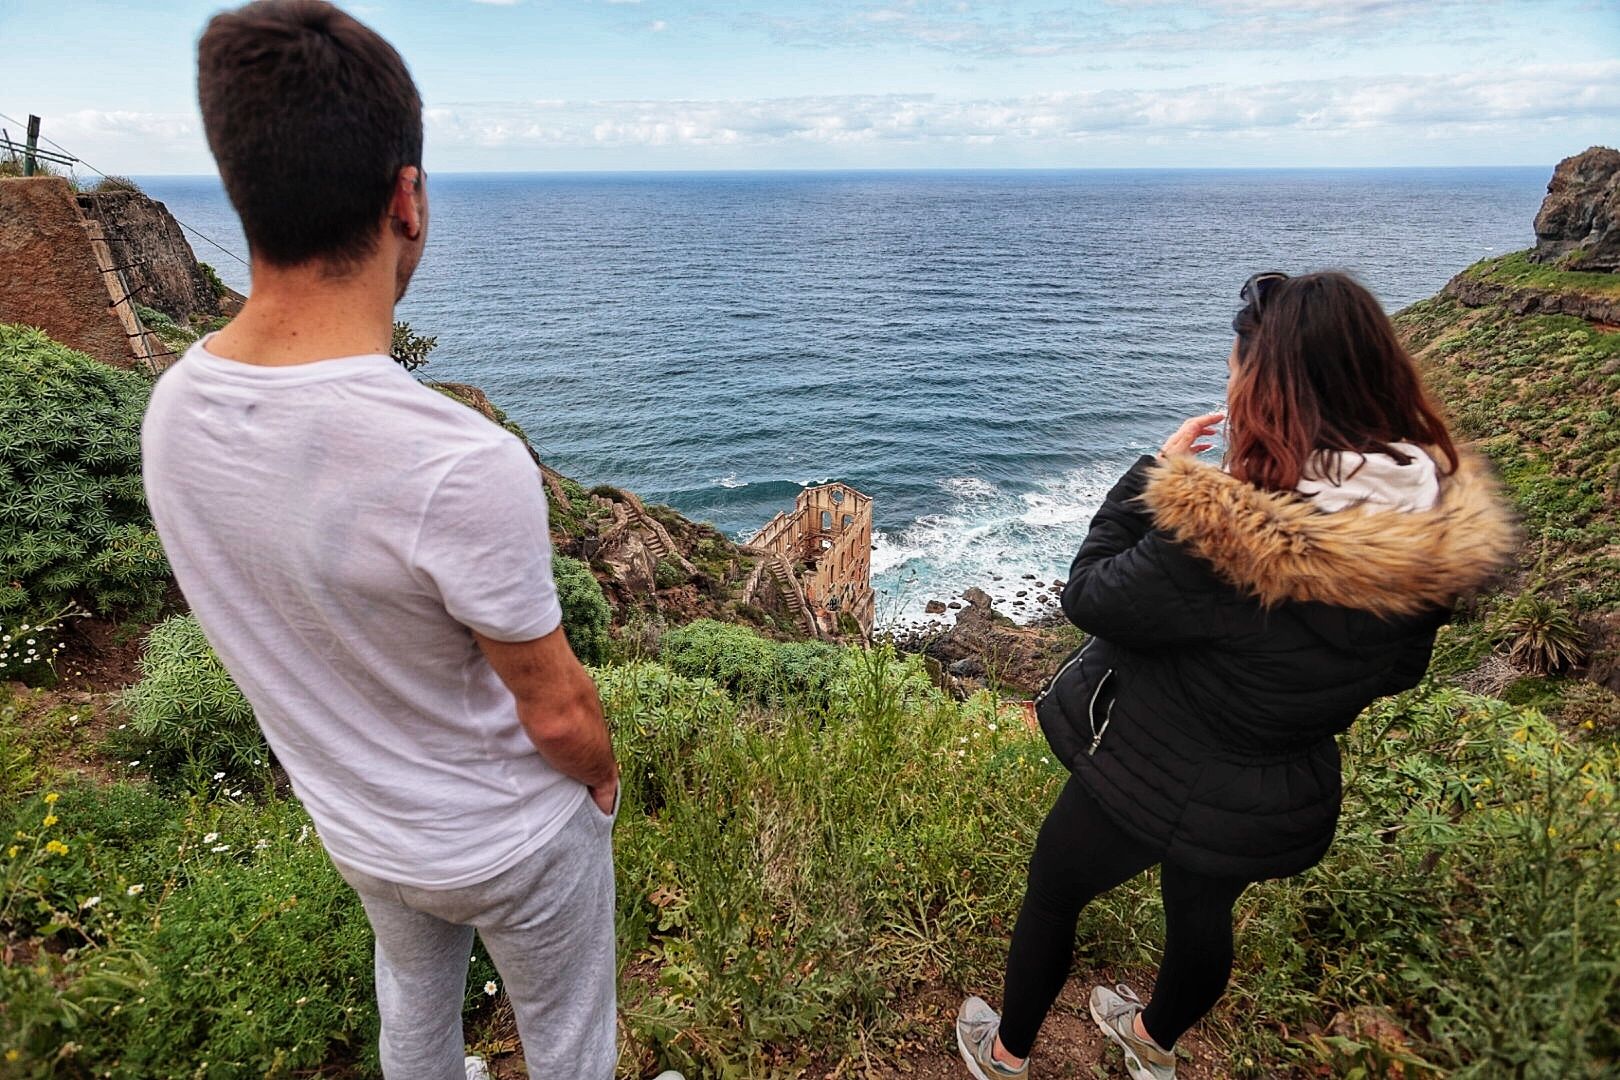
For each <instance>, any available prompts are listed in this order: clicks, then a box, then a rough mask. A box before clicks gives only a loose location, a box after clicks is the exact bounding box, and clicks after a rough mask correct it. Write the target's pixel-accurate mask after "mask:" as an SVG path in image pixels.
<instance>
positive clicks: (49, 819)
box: [45, 814, 58, 829]
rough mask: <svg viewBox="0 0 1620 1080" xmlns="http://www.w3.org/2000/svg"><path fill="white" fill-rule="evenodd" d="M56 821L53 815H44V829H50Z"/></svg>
mask: <svg viewBox="0 0 1620 1080" xmlns="http://www.w3.org/2000/svg"><path fill="white" fill-rule="evenodd" d="M57 820H58V819H57V817H56V815H55V814H46V815H45V827H46V828H47V829H48V828H50V827H51V826H52V825H55V824H56V822H57Z"/></svg>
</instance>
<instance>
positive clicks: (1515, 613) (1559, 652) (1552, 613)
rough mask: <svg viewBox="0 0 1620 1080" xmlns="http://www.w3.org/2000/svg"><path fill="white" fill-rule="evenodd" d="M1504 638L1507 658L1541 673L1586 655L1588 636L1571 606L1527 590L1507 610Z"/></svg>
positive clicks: (1550, 671) (1553, 670) (1574, 661)
mask: <svg viewBox="0 0 1620 1080" xmlns="http://www.w3.org/2000/svg"><path fill="white" fill-rule="evenodd" d="M1501 640H1503V641H1505V642H1507V645H1508V659H1510V660H1512V661H1513V662H1514V663H1515V664H1518V665H1520V666H1522V667H1526V668H1529V669H1530V670H1531V671H1533V672H1536V673H1537V674H1540V675H1547V674H1551V673H1552V672H1556V671H1564V670H1567V669H1568V668H1570V667H1573V666H1574V665H1576V664H1578V663H1580V662H1581V660H1582V659H1583V658H1584V656H1585V644H1586V635H1585V634H1583V633H1582V632H1581V628H1580V625H1579V624H1578V623H1577V622H1576V621H1575V616H1574V615H1573V614H1571V613H1570V611H1569V609H1568V608H1566V607H1564V605H1563V604H1560V603H1559V602H1558V601H1557V600H1554V599H1553V598H1552V597H1550V596H1544V595H1539V594H1535V593H1528V594H1526V595H1524V596H1521V597H1520V598H1519V599H1518V600H1517V601H1515V602H1514V604H1513V606H1512V607H1511V608H1509V609H1508V611H1507V616H1506V618H1504V619H1503V621H1502V630H1501Z"/></svg>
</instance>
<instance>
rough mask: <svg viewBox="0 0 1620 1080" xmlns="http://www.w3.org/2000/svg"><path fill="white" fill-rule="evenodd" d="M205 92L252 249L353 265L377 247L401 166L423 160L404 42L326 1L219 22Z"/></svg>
mask: <svg viewBox="0 0 1620 1080" xmlns="http://www.w3.org/2000/svg"><path fill="white" fill-rule="evenodd" d="M197 98H198V101H199V103H200V104H201V106H202V116H203V128H204V130H206V131H207V133H208V145H209V148H210V149H212V150H213V151H214V158H215V160H216V161H218V162H219V175H220V178H221V179H223V180H224V181H225V191H226V192H227V193H228V194H229V195H230V197H231V203H232V205H234V206H235V207H236V212H237V214H238V215H240V216H241V218H242V231H243V232H244V233H246V234H247V242H248V248H249V249H250V250H251V251H252V253H253V254H254V255H255V256H256V257H258V258H261V259H264V260H265V261H266V262H269V263H272V264H275V265H279V266H295V265H298V264H300V263H306V262H313V261H319V262H323V263H326V264H328V265H330V266H331V267H332V268H334V269H341V268H344V267H347V266H349V265H352V264H353V263H356V262H358V261H360V260H361V259H363V258H365V257H366V256H367V255H369V254H371V252H372V251H373V250H375V248H376V242H377V237H378V233H379V230H380V228H381V226H382V221H383V215H384V214H385V213H386V212H387V210H388V200H389V198H390V197H391V196H392V194H393V190H394V182H395V180H396V178H397V177H398V176H399V170H400V169H401V168H403V167H405V166H406V165H418V166H419V165H421V164H422V100H421V98H420V96H418V94H417V92H416V84H415V83H414V82H413V81H412V80H411V73H410V72H409V71H408V70H407V69H406V67H405V61H404V60H402V59H400V56H399V53H397V52H395V51H394V47H393V46H392V45H389V44H388V42H386V41H384V40H383V39H382V38H381V37H379V36H378V35H377V33H376V32H375V31H373V30H371V29H370V28H369V27H367V26H365V25H363V24H362V23H360V22H359V21H357V20H356V19H354V18H353V17H351V16H349V15H346V14H344V13H343V12H341V11H339V10H338V9H337V8H335V7H333V6H332V5H331V4H328V3H324V2H323V0H260V2H259V3H253V4H249V5H247V6H246V7H243V8H238V9H237V10H235V11H226V12H222V13H221V14H219V15H216V16H214V18H213V20H212V21H211V22H209V24H208V29H206V30H204V31H203V36H202V41H201V42H199V43H198V46H197Z"/></svg>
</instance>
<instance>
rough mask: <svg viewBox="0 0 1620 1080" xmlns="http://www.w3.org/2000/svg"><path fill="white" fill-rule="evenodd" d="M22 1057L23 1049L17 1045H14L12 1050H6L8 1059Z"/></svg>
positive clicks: (14, 1059) (12, 1059)
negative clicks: (19, 1048)
mask: <svg viewBox="0 0 1620 1080" xmlns="http://www.w3.org/2000/svg"><path fill="white" fill-rule="evenodd" d="M20 1057H22V1051H21V1050H18V1049H17V1048H16V1047H15V1046H13V1047H12V1048H11V1049H10V1050H7V1051H6V1060H7V1061H16V1060H17V1059H18V1058H20Z"/></svg>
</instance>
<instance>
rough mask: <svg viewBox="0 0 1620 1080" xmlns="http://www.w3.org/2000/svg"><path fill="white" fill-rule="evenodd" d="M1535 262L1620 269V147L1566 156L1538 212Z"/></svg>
mask: <svg viewBox="0 0 1620 1080" xmlns="http://www.w3.org/2000/svg"><path fill="white" fill-rule="evenodd" d="M1530 258H1531V259H1533V260H1534V261H1536V262H1553V261H1555V260H1561V261H1562V262H1563V265H1564V266H1565V267H1566V268H1567V269H1571V270H1606V271H1610V272H1613V271H1616V270H1620V151H1617V150H1612V149H1610V148H1608V147H1606V146H1594V147H1592V148H1591V149H1589V150H1586V151H1585V152H1583V153H1580V154H1576V155H1575V156H1574V157H1569V158H1565V159H1564V160H1563V161H1560V162H1559V163H1558V168H1557V169H1555V170H1554V171H1553V177H1552V180H1551V181H1550V182H1549V183H1548V184H1547V198H1546V199H1545V200H1543V202H1542V204H1541V211H1540V213H1538V214H1536V249H1535V251H1534V252H1532V253H1531V255H1530Z"/></svg>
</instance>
